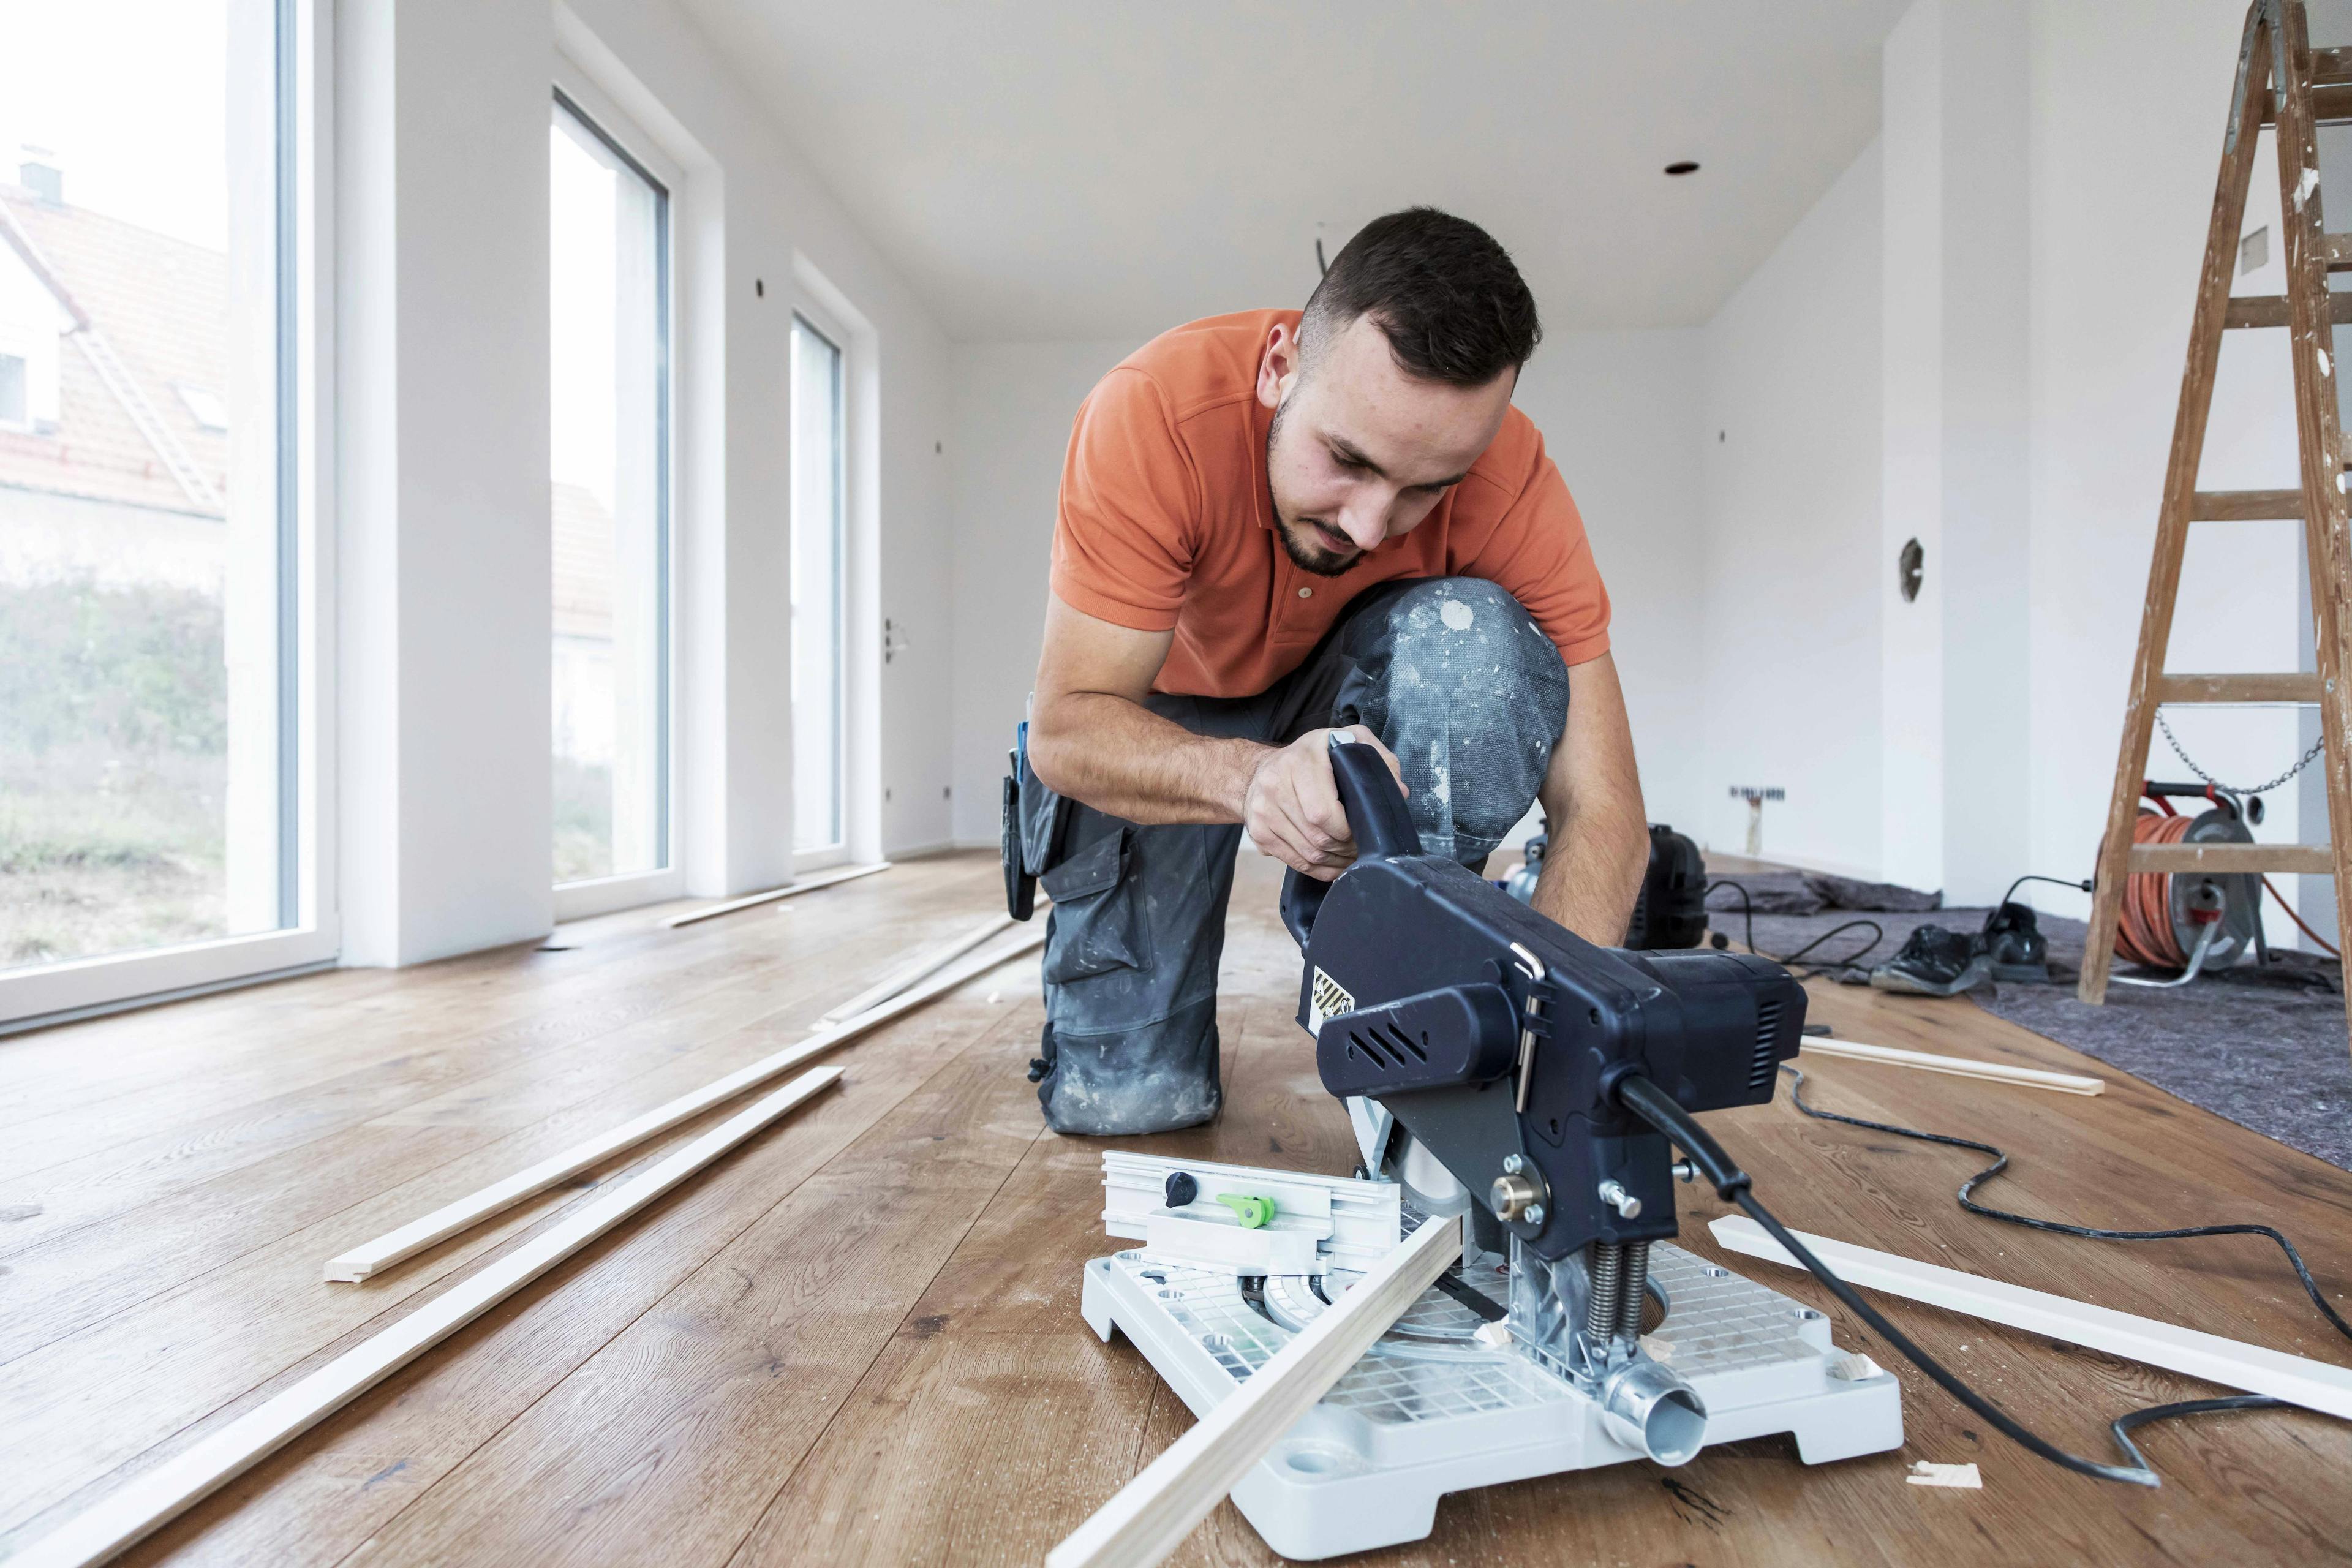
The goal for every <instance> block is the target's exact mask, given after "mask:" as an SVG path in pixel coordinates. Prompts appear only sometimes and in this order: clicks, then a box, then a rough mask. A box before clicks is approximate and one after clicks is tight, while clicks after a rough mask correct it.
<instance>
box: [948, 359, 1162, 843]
mask: <svg viewBox="0 0 2352 1568" xmlns="http://www.w3.org/2000/svg"><path fill="white" fill-rule="evenodd" d="M1136 346H1137V345H1135V344H1134V343H1129V342H1045V343H965V344H961V345H959V346H958V347H957V349H956V351H955V359H954V364H955V375H954V379H955V396H954V406H955V416H954V426H953V428H954V434H953V436H952V437H950V440H949V443H948V456H949V459H950V464H949V467H950V473H951V474H952V476H953V495H954V501H953V513H954V519H955V521H954V524H953V529H952V532H953V535H954V540H955V548H954V551H953V559H954V574H955V589H954V595H955V622H954V633H953V637H952V642H953V647H954V651H955V686H954V710H955V737H954V739H955V837H956V841H957V842H958V843H960V844H994V843H996V842H997V838H998V834H999V831H1000V826H1001V822H1000V817H999V809H1000V808H999V800H1000V796H999V793H998V792H999V789H1000V787H1001V786H1000V781H1001V780H1002V779H1003V776H1004V754H1005V752H1006V750H1007V748H1009V747H1010V746H1011V745H1012V744H1013V726H1014V725H1016V724H1018V723H1019V722H1020V721H1021V720H1022V717H1023V715H1024V712H1025V711H1026V703H1027V700H1028V696H1029V689H1030V686H1031V684H1032V682H1033V680H1034V678H1035V676H1036V673H1037V649H1038V643H1039V640H1040V636H1041V633H1042V630H1043V627H1044V626H1045V600H1046V584H1045V574H1046V570H1047V567H1048V565H1049V563H1050V558H1051V555H1052V552H1053V545H1054V516H1055V498H1056V497H1057V496H1058V495H1059V494H1060V493H1061V484H1062V455H1063V452H1064V451H1065V450H1066V448H1067V447H1068V446H1069V441H1070V422H1071V420H1072V419H1074V418H1075V417H1076V415H1077V412H1078V404H1079V403H1080V402H1081V401H1082V400H1084V398H1085V397H1086V395H1087V393H1088V392H1090V391H1092V390H1093V388H1094V384H1095V383H1096V382H1097V381H1099V380H1101V379H1102V377H1103V374H1104V373H1105V372H1107V371H1108V370H1109V369H1110V367H1111V366H1113V365H1115V364H1117V363H1118V362H1119V361H1120V360H1122V359H1125V358H1126V357H1127V356H1128V355H1129V353H1133V352H1134V350H1135V348H1136Z"/></svg>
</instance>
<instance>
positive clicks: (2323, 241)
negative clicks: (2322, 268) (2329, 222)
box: [2319, 234, 2352, 272]
mask: <svg viewBox="0 0 2352 1568" xmlns="http://www.w3.org/2000/svg"><path fill="white" fill-rule="evenodd" d="M2319 249H2320V254H2321V255H2323V256H2325V257H2326V258H2327V270H2329V271H2330V272H2352V234H2324V235H2321V236H2320V247H2319Z"/></svg>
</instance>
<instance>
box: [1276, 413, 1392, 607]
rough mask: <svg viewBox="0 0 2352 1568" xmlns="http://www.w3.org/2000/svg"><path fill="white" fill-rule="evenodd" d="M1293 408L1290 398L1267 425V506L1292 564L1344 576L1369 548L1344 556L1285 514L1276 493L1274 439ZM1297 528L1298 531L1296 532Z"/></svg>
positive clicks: (1306, 526) (1313, 570)
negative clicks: (1316, 540) (1283, 418)
mask: <svg viewBox="0 0 2352 1568" xmlns="http://www.w3.org/2000/svg"><path fill="white" fill-rule="evenodd" d="M1288 411H1289V405H1288V403H1287V401H1286V402H1285V403H1284V404H1283V405H1281V406H1279V407H1277V408H1276V409H1275V411H1274V418H1273V421H1272V422H1271V423H1269V424H1268V425H1267V426H1266V427H1265V505H1266V511H1267V514H1268V515H1269V516H1271V517H1272V518H1273V519H1274V536H1275V537H1276V539H1279V540H1281V541H1282V552H1283V553H1284V554H1285V555H1287V556H1289V557H1290V563H1291V564H1292V565H1294V566H1296V567H1297V568H1298V569H1299V570H1300V571H1301V572H1311V573H1313V574H1315V575H1316V576H1318V577H1344V576H1346V575H1347V574H1349V573H1350V572H1353V571H1354V570H1355V569H1356V568H1357V567H1359V566H1360V565H1362V564H1363V563H1364V557H1365V555H1367V554H1368V553H1370V552H1367V551H1362V550H1359V551H1356V552H1354V553H1352V554H1349V555H1342V554H1340V553H1339V552H1337V551H1335V550H1332V549H1330V548H1328V546H1326V545H1322V544H1318V543H1317V542H1314V540H1313V539H1312V537H1311V536H1308V535H1307V528H1308V527H1309V526H1310V525H1309V524H1307V523H1305V522H1297V523H1294V522H1292V521H1290V520H1289V519H1288V518H1286V517H1284V516H1283V515H1282V503H1281V502H1280V501H1279V500H1276V499H1275V494H1274V438H1275V437H1276V436H1278V435H1280V434H1281V433H1282V416H1283V415H1285V414H1286V413H1287V412H1288ZM1294 529H1295V530H1297V531H1296V532H1294V531H1293V530H1294Z"/></svg>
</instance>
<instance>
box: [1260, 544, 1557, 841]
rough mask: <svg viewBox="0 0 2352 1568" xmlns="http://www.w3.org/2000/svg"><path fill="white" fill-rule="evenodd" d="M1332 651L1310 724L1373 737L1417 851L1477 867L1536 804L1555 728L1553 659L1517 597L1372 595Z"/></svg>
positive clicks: (1421, 590) (1342, 627)
mask: <svg viewBox="0 0 2352 1568" xmlns="http://www.w3.org/2000/svg"><path fill="white" fill-rule="evenodd" d="M1331 641H1332V643H1333V644H1334V645H1335V646H1333V647H1331V648H1330V649H1329V650H1328V656H1329V657H1328V659H1327V658H1323V657H1322V656H1323V654H1324V651H1325V650H1318V661H1317V662H1322V663H1326V664H1328V666H1329V668H1330V669H1331V671H1332V672H1333V673H1336V674H1337V676H1338V678H1339V679H1338V685H1337V689H1335V690H1334V692H1333V694H1332V698H1331V700H1330V703H1329V706H1328V710H1327V716H1326V717H1323V718H1319V719H1318V720H1316V721H1315V722H1316V723H1317V724H1323V723H1329V724H1347V723H1360V724H1362V725H1364V726H1366V727H1367V728H1369V729H1370V731H1372V732H1373V733H1374V734H1376V735H1378V736H1379V737H1380V738H1381V742H1382V743H1383V744H1385V745H1386V746H1387V747H1388V748H1389V750H1390V751H1391V752H1395V753H1396V757H1397V762H1398V763H1400V764H1401V765H1402V768H1403V770H1404V781H1405V783H1406V784H1407V785H1408V786H1410V789H1411V795H1410V798H1409V804H1410V805H1411V807H1412V821H1413V826H1415V827H1417V828H1419V829H1420V830H1421V846H1422V848H1423V851H1424V852H1426V853H1428V854H1431V855H1444V856H1448V857H1450V858H1453V859H1454V860H1457V861H1460V862H1461V863H1462V864H1463V865H1465V866H1467V867H1469V868H1471V869H1472V870H1474V871H1475V870H1478V869H1480V868H1483V867H1485V865H1486V858H1487V857H1488V856H1489V855H1492V854H1493V853H1494V852H1495V849H1496V846H1497V845H1499V844H1500V843H1501V842H1502V839H1503V835H1505V834H1507V833H1508V832H1509V831H1510V830H1511V828H1512V826H1513V825H1514V824H1516V823H1517V821H1518V820H1519V819H1520V818H1521V817H1523V816H1526V815H1527V813H1528V806H1530V805H1533V804H1534V803H1535V798H1536V794H1537V792H1538V790H1539V789H1541V788H1542V787H1543V781H1544V773H1545V772H1546V770H1548V769H1549V767H1550V766H1551V753H1552V748H1553V746H1554V745H1555V744H1557V743H1558V742H1559V735H1560V731H1561V730H1562V729H1564V728H1565V727H1566V725H1567V722H1568V669H1567V667H1566V666H1564V665H1562V664H1561V663H1560V658H1559V647H1557V646H1555V645H1554V644H1553V642H1552V640H1551V638H1549V637H1547V636H1545V635H1544V632H1543V629H1542V628H1541V627H1540V626H1537V625H1536V623H1535V620H1534V617H1532V616H1529V615H1528V612H1527V610H1526V609H1525V607H1523V606H1522V605H1520V604H1519V602H1518V600H1517V599H1516V598H1514V597H1512V596H1511V595H1510V594H1509V593H1508V592H1507V591H1506V590H1504V589H1502V588H1498V587H1496V585H1495V584H1492V583H1488V582H1485V581H1482V580H1480V579H1478V578H1475V577H1435V578H1429V579H1426V580H1423V581H1421V582H1413V583H1401V584H1387V585H1384V586H1382V587H1381V588H1378V589H1375V590H1373V591H1372V592H1371V593H1370V594H1367V595H1364V597H1363V598H1362V599H1361V600H1359V601H1358V602H1357V603H1356V604H1355V605H1350V606H1349V614H1348V617H1347V618H1346V619H1345V620H1343V621H1341V622H1340V623H1339V626H1338V627H1337V628H1336V629H1335V631H1334V633H1333V636H1332V639H1331ZM1301 673H1302V674H1304V673H1305V672H1304V671H1302V672H1301ZM1312 727H1313V726H1311V725H1310V726H1305V727H1303V728H1312ZM1296 732H1300V731H1294V733H1296Z"/></svg>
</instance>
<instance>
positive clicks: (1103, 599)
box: [1053, 310, 1609, 697]
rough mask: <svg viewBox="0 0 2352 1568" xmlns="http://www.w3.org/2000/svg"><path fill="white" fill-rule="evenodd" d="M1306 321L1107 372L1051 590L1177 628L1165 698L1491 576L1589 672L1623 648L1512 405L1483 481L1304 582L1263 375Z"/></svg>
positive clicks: (1225, 331)
mask: <svg viewBox="0 0 2352 1568" xmlns="http://www.w3.org/2000/svg"><path fill="white" fill-rule="evenodd" d="M1298 315H1299V313H1298V312H1297V310H1252V311H1248V312H1246V313H1244V314H1242V315H1235V316H1213V317H1211V318H1210V319H1209V320H1207V321H1194V322H1192V324H1191V325H1189V326H1182V327H1178V328H1176V329H1175V330H1174V331H1169V332H1163V333H1161V334H1160V336H1159V337H1156V338H1154V339H1152V340H1151V342H1148V343H1146V344H1144V345H1143V347H1141V348H1139V349H1138V350H1137V351H1136V352H1135V353H1132V354H1129V356H1128V357H1127V358H1126V359H1125V360H1123V361H1121V362H1120V363H1118V365H1117V366H1116V367H1114V368H1113V369H1112V371H1111V373H1110V374H1108V375H1106V376H1104V377H1103V379H1102V380H1101V382H1100V383H1098V384H1097V385H1096V387H1095V389H1094V391H1093V392H1091V393H1089V394H1088V395H1087V400H1086V402H1085V403H1084V404H1082V405H1079V408H1078V416H1077V419H1076V423H1075V424H1074V425H1073V426H1072V427H1071V431H1070V450H1069V456H1068V457H1067V458H1066V459H1065V461H1064V463H1063V466H1062V500H1061V510H1060V517H1059V519H1058V521H1056V523H1055V529H1054V570H1053V586H1054V592H1055V594H1056V595H1059V596H1060V598H1061V599H1062V601H1063V603H1065V604H1066V605H1070V606H1071V607H1072V608H1073V609H1076V610H1082V611H1084V612H1085V613H1086V614H1087V615H1090V616H1095V617H1096V618H1097V619H1099V620H1106V621H1108V622H1110V623H1111V624H1112V625H1114V626H1128V627H1131V628H1132V629H1134V630H1136V631H1147V632H1164V631H1170V630H1173V631H1174V632H1175V634H1176V638H1175V642H1174V645H1173V646H1172V647H1170V648H1169V650H1168V662H1167V663H1166V664H1165V665H1164V666H1163V667H1161V668H1160V678H1159V679H1158V680H1157V681H1155V682H1154V683H1153V684H1154V687H1155V689H1158V690H1160V691H1164V692H1168V693H1171V694H1172V695H1177V696H1192V697H1255V696H1256V695H1257V694H1259V693H1260V692H1263V691H1264V690H1265V689H1267V688H1268V687H1270V686H1272V685H1273V684H1274V682H1275V681H1276V679H1280V678H1281V677H1282V676H1284V675H1286V674H1288V673H1289V672H1290V671H1292V670H1294V669H1296V668H1298V666H1299V665H1300V664H1302V663H1303V662H1305V660H1306V658H1307V654H1308V653H1309V652H1310V651H1311V650H1312V649H1313V648H1314V647H1315V644H1316V643H1317V642H1318V640H1319V639H1320V638H1321V637H1322V636H1323V634H1324V633H1325V632H1327V631H1328V630H1330V629H1331V625H1332V623H1333V622H1335V621H1337V620H1338V619H1339V614H1340V612H1341V611H1342V610H1344V609H1346V608H1347V606H1348V603H1349V600H1351V599H1353V598H1354V597H1355V596H1356V595H1359V594H1360V593H1362V592H1364V590H1366V589H1367V588H1370V587H1373V586H1375V585H1377V584H1381V583H1386V582H1389V581H1391V580H1392V579H1395V578H1398V577H1477V578H1483V579H1485V580H1486V581H1487V582H1491V583H1494V584H1497V585H1498V586H1501V587H1504V588H1507V589H1508V590H1510V592H1511V593H1512V594H1513V595H1517V598H1518V601H1519V603H1521V604H1523V605H1526V606H1527V607H1528V613H1529V614H1530V615H1532V616H1534V617H1535V618H1536V624H1537V625H1538V626H1542V627H1543V629H1544V631H1545V633H1546V635H1548V636H1549V637H1550V638H1551V640H1552V641H1553V642H1554V643H1556V644H1557V645H1559V654H1560V658H1562V659H1563V660H1565V661H1566V662H1568V663H1569V664H1571V665H1575V664H1582V663H1584V662H1586V661H1587V660H1589V659H1595V658H1600V657H1601V655H1602V654H1604V653H1607V652H1608V651H1609V593H1608V590H1607V589H1605V588H1604V587H1602V586H1601V572H1600V569H1599V568H1598V567H1597V566H1595V565H1594V564H1593V561H1592V547H1591V544H1590V543H1589V542H1587V541H1586V539H1585V537H1584V520H1583V519H1582V518H1581V517H1580V516H1579V515H1578V514H1577V510H1576V502H1575V501H1573V500H1570V498H1569V493H1568V486H1567V484H1566V483H1564V482H1563V481H1562V480H1561V479H1560V477H1559V469H1558V468H1554V467H1553V466H1552V461H1551V459H1550V458H1548V457H1546V456H1545V455H1544V444H1543V437H1542V435H1541V433H1539V432H1538V430H1537V429H1536V427H1535V425H1534V424H1533V422H1531V421H1530V420H1529V419H1528V416H1526V415H1524V414H1522V413H1520V412H1519V411H1518V410H1517V408H1512V409H1511V410H1509V411H1508V412H1507V414H1505V416H1504V417H1503V427H1502V430H1501V431H1500V433H1498V434H1497V435H1496V437H1495V440H1494V444H1493V445H1492V446H1490V447H1487V448H1486V451H1485V453H1484V454H1482V455H1481V456H1480V457H1479V458H1478V460H1477V462H1475V463H1474V464H1472V465H1471V468H1470V473H1469V476H1468V477H1467V478H1466V479H1464V480H1463V481H1462V482H1461V483H1460V484H1458V485H1456V486H1454V489H1451V490H1448V491H1447V492H1446V493H1445V496H1444V499H1443V500H1439V502H1438V503H1437V505H1436V507H1435V509H1434V510H1432V511H1431V512H1430V514H1429V515H1428V516H1427V517H1425V518H1423V520H1422V521H1421V522H1420V524H1419V525H1418V526H1416V527H1415V528H1413V530H1412V531H1411V532H1409V533H1406V534H1403V535H1402V536H1401V537H1399V538H1395V539H1391V540H1389V541H1387V542H1383V543H1382V544H1381V546H1380V547H1379V548H1378V549H1376V550H1373V551H1371V552H1369V553H1368V554H1366V555H1365V556H1364V557H1363V558H1362V559H1361V560H1360V562H1359V563H1358V564H1357V566H1356V567H1355V569H1354V570H1353V571H1351V572H1349V573H1348V574H1346V575H1344V576H1339V577H1319V576H1317V575H1315V574H1313V573H1310V572H1302V571H1300V570H1299V569H1298V567H1297V566H1296V565H1294V564H1293V563H1291V560H1290V557H1289V556H1288V555H1287V554H1286V553H1284V552H1283V548H1282V541H1281V539H1280V537H1279V536H1278V535H1277V534H1276V532H1275V529H1274V517H1273V511H1272V507H1273V502H1272V500H1271V498H1270V496H1269V495H1268V493H1267V489H1266V478H1265V433H1266V426H1268V425H1269V424H1270V423H1271V422H1272V420H1273V417H1274V415H1273V411H1272V410H1271V409H1268V408H1265V407H1264V406H1263V405H1260V404H1259V402H1258V400H1257V367H1258V358H1259V355H1260V353H1261V352H1262V351H1263V349H1264V348H1265V341H1266V335H1267V334H1268V333H1269V332H1270V331H1273V329H1274V325H1275V323H1276V322H1277V321H1280V322H1283V323H1285V324H1286V325H1288V326H1289V327H1290V328H1291V329H1292V330H1293V331H1297V326H1298Z"/></svg>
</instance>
